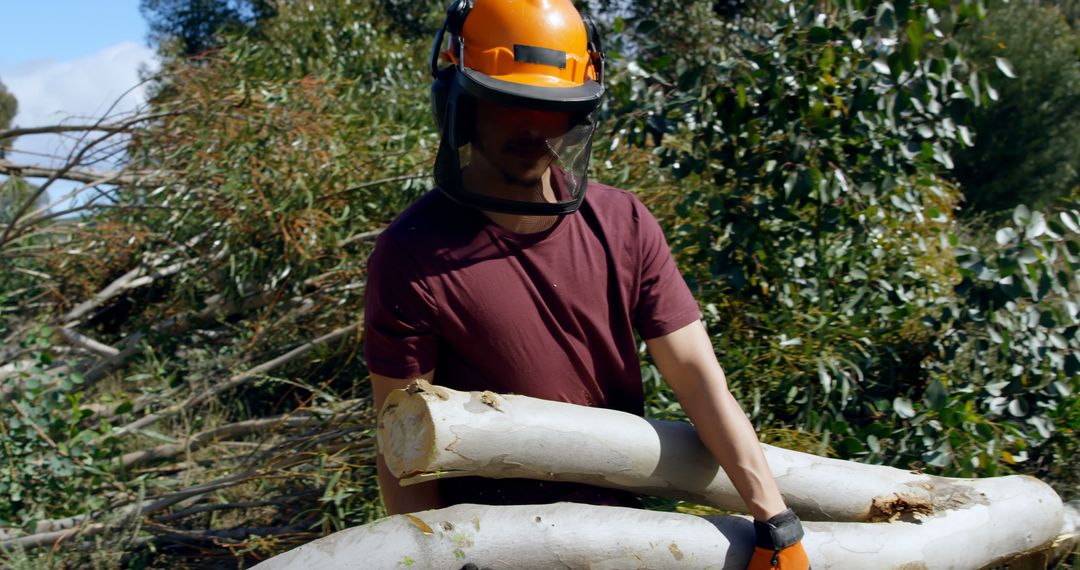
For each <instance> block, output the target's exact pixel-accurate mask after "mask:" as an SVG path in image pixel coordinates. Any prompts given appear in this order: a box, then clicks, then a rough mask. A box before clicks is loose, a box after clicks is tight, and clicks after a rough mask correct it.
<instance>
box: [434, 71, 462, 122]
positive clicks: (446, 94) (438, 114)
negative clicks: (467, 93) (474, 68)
mask: <svg viewBox="0 0 1080 570" xmlns="http://www.w3.org/2000/svg"><path fill="white" fill-rule="evenodd" d="M456 74H457V69H456V68H455V67H454V66H452V65H451V66H448V67H444V68H442V69H439V70H436V71H435V79H434V80H432V82H431V112H432V114H434V115H435V124H436V125H437V126H438V127H439V130H440V131H442V130H443V129H445V128H446V104H447V101H448V99H449V98H450V87H451V85H453V83H454V75H456Z"/></svg>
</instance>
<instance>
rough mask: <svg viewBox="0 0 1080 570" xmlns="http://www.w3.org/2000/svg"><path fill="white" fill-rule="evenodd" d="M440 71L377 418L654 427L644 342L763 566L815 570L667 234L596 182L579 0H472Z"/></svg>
mask: <svg viewBox="0 0 1080 570" xmlns="http://www.w3.org/2000/svg"><path fill="white" fill-rule="evenodd" d="M447 35H448V36H449V50H448V51H446V52H443V51H442V49H443V40H444V36H447ZM440 59H442V60H444V61H447V65H445V66H443V67H439V63H440ZM431 68H432V74H433V76H434V82H433V85H432V89H431V90H432V106H433V108H434V112H435V116H436V120H437V122H438V125H439V129H440V132H441V135H442V140H441V144H440V146H439V150H438V155H437V158H436V163H435V178H436V182H437V184H438V190H433V191H431V192H429V193H427V194H426V195H424V196H423V197H421V198H420V199H419V200H417V201H416V203H414V204H413V205H412V206H410V207H409V208H408V209H407V210H406V211H405V212H403V213H402V214H401V215H400V216H399V217H398V218H397V219H396V220H395V221H394V222H393V223H392V224H391V225H390V227H388V228H387V230H386V231H385V232H384V233H383V234H382V235H381V236H380V238H379V242H378V245H377V246H376V249H375V251H374V252H373V253H372V255H371V258H370V260H369V262H368V271H369V275H368V285H367V300H366V309H365V335H364V339H365V347H364V348H365V357H366V359H367V363H368V367H369V369H370V371H371V379H372V386H373V391H374V396H375V404H376V406H377V407H380V408H381V406H382V403H383V400H384V399H385V398H386V395H387V393H388V392H389V391H390V390H393V389H395V388H401V387H404V386H405V385H406V383H407V382H408V381H410V380H412V379H415V378H423V379H426V380H428V381H430V382H432V383H435V384H441V385H445V386H448V387H451V388H455V389H458V390H491V391H494V392H501V393H514V394H522V395H526V396H532V397H537V398H546V399H549V400H560V401H564V402H571V403H575V404H582V405H587V406H602V407H607V408H614V409H618V410H622V411H625V412H630V413H634V414H637V415H642V414H643V413H644V396H643V387H642V382H641V372H640V368H639V365H638V355H637V342H636V341H635V336H634V335H635V332H636V333H637V334H639V335H640V336H641V338H643V339H645V344H646V346H647V347H648V350H649V353H650V354H651V355H652V357H653V359H654V361H655V362H656V365H657V367H658V368H659V370H660V372H661V373H662V374H663V376H664V377H665V378H666V379H667V381H668V382H669V383H670V384H671V386H672V388H673V389H674V391H675V393H676V395H677V396H678V398H679V401H680V402H681V403H682V406H683V408H684V409H685V410H686V412H687V414H688V415H689V417H690V419H691V420H692V421H693V422H694V425H695V426H696V428H697V431H698V434H699V435H700V437H701V440H702V442H704V444H705V445H706V447H707V448H708V449H709V450H710V451H711V452H712V453H713V454H714V455H715V456H716V458H717V460H718V462H719V463H720V465H721V466H722V467H723V468H724V470H725V471H726V472H727V474H728V476H729V477H730V478H731V480H732V481H733V482H734V484H735V487H736V489H738V491H739V494H740V495H741V496H742V498H743V500H744V501H745V502H746V504H747V506H748V507H749V510H750V512H751V514H752V515H753V516H754V518H755V519H756V521H757V522H755V529H756V530H757V531H758V532H757V535H758V545H757V546H758V548H756V549H755V553H754V557H753V560H752V562H751V564H750V568H754V569H758V568H782V569H784V570H789V569H795V568H799V569H804V568H806V567H807V559H806V554H805V552H804V551H803V548H802V545H801V544H800V543H799V540H800V538H801V537H802V526H801V524H800V523H799V519H798V518H797V517H796V516H795V514H794V513H793V512H792V511H790V510H788V509H786V508H785V505H784V502H783V499H782V498H781V496H780V492H779V490H778V489H777V486H776V483H775V481H774V480H773V477H772V474H771V472H770V471H769V467H768V465H767V464H766V462H765V457H764V455H763V453H762V450H761V446H760V445H759V443H758V440H757V437H756V435H755V433H754V429H753V426H752V425H751V424H750V422H749V420H747V418H746V415H745V414H744V413H743V411H742V409H740V407H739V404H738V403H737V402H736V401H735V398H734V397H733V396H732V395H731V393H730V392H729V391H728V387H727V383H726V379H725V377H724V372H723V370H722V369H721V367H720V365H719V363H718V362H717V359H716V356H715V354H714V353H713V349H712V343H711V341H710V339H709V336H708V335H707V333H706V332H705V328H704V326H703V324H702V322H701V320H700V312H699V310H698V306H697V302H696V300H695V299H694V297H693V296H692V295H691V293H690V290H689V288H688V287H687V285H686V283H685V281H684V280H683V279H682V276H681V275H680V274H679V272H678V269H677V268H676V266H675V263H674V261H673V259H672V257H671V253H670V250H669V249H668V247H667V243H666V241H665V239H664V236H663V234H662V232H661V230H660V227H659V225H658V224H657V222H656V220H655V219H654V218H653V217H652V215H651V214H650V213H649V212H648V211H647V210H646V209H645V207H644V206H643V205H642V204H641V202H639V201H638V200H637V199H636V198H635V197H634V195H633V194H631V193H629V192H626V191H624V190H619V189H616V188H611V187H609V186H604V185H602V184H598V183H596V182H591V181H588V180H586V176H585V174H586V171H587V169H588V163H589V151H590V148H591V144H592V136H593V132H594V130H595V128H596V124H595V121H594V119H595V111H596V109H597V107H598V105H599V103H600V99H601V97H602V96H603V94H604V86H603V78H604V57H603V54H602V53H601V51H600V46H599V37H598V35H597V33H596V31H595V28H594V27H593V26H592V25H591V22H587V21H584V20H583V19H582V17H581V15H580V14H579V13H578V12H577V10H576V9H575V8H574V6H573V4H571V0H456V1H454V2H453V3H452V4H451V6H450V8H449V10H448V13H447V16H446V21H445V23H444V24H443V27H442V29H441V30H440V31H439V33H438V36H437V37H436V39H435V45H434V46H433V49H432V56H431ZM379 481H380V487H381V489H382V493H383V500H384V501H385V503H386V508H387V510H388V511H389V512H390V513H404V512H415V511H419V510H425V509H431V508H439V507H442V506H446V505H449V504H456V503H464V502H470V503H483V504H535V503H551V502H557V501H576V502H586V503H593V504H606V505H622V506H640V503H639V502H637V499H636V498H634V497H633V496H631V495H629V494H628V493H624V492H619V491H613V490H609V489H601V488H597V487H591V486H587V485H580V484H573V483H562V482H558V483H553V482H540V481H531V480H507V479H502V480H489V479H478V478H465V477H463V478H449V479H444V480H440V481H436V482H432V483H424V484H419V485H415V486H413V487H409V488H402V487H401V486H400V485H399V484H398V482H397V481H396V480H395V479H394V477H393V476H392V475H391V474H390V473H389V471H388V470H387V469H386V466H385V464H384V463H383V461H382V458H381V457H380V458H379Z"/></svg>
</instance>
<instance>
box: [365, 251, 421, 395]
mask: <svg viewBox="0 0 1080 570" xmlns="http://www.w3.org/2000/svg"><path fill="white" fill-rule="evenodd" d="M436 307H437V305H436V303H435V302H434V298H433V297H432V294H431V291H430V289H429V288H428V287H427V284H426V283H425V281H424V279H423V276H422V273H421V272H420V271H418V267H417V264H416V263H415V261H414V260H413V258H412V256H410V255H409V254H408V251H406V250H405V248H403V247H401V246H399V245H396V244H395V242H394V241H393V239H392V238H391V236H389V235H388V234H384V235H383V236H381V237H380V238H379V241H378V243H377V244H376V246H375V250H374V251H373V252H372V253H371V256H370V257H369V258H368V278H367V288H366V291H365V299H364V358H365V360H366V361H367V366H368V370H370V371H371V372H373V373H375V374H380V375H382V376H388V377H391V378H410V377H414V376H419V375H420V374H423V373H425V372H428V371H430V370H431V369H433V368H434V367H435V359H436V355H437V353H438V337H437V336H436V334H435V323H436V320H435V317H436V315H437V311H436Z"/></svg>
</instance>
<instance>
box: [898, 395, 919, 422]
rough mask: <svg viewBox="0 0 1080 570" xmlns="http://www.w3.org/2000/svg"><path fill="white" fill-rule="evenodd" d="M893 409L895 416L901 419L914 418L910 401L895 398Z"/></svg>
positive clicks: (913, 409)
mask: <svg viewBox="0 0 1080 570" xmlns="http://www.w3.org/2000/svg"><path fill="white" fill-rule="evenodd" d="M893 409H894V410H896V415H898V416H900V417H902V418H905V419H906V418H913V417H915V408H913V407H912V405H911V400H908V399H907V398H901V397H899V396H898V397H897V398H895V399H894V400H893Z"/></svg>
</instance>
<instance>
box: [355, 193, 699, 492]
mask: <svg viewBox="0 0 1080 570" xmlns="http://www.w3.org/2000/svg"><path fill="white" fill-rule="evenodd" d="M366 294H367V299H366V302H365V313H364V315H365V334H364V354H365V357H366V359H367V363H368V368H369V369H370V370H371V371H372V372H374V373H376V374H380V375H383V376H389V377H392V378H408V377H412V376H417V375H419V374H423V373H425V372H427V371H429V370H431V369H435V383H436V384H440V385H443V386H448V387H450V388H454V389H458V390H491V391H493V392H499V393H513V394H523V395H527V396H533V397H537V398H543V399H547V400H557V401H563V402H571V403H575V404H583V405H589V406H600V407H605V408H613V409H617V410H622V411H626V412H630V413H633V414H637V415H641V414H642V413H643V402H644V396H643V391H642V385H641V372H640V368H639V365H638V352H637V343H636V341H635V337H634V331H635V330H636V331H637V332H638V333H639V334H640V335H641V337H642V338H646V339H648V338H655V337H658V336H663V335H665V334H667V333H670V332H672V331H675V330H677V329H679V328H681V327H683V326H685V325H687V324H690V323H692V322H694V321H696V320H697V319H699V318H700V312H699V309H698V306H697V302H696V300H695V299H694V297H693V295H692V294H691V293H690V290H689V288H688V287H687V286H686V282H685V281H684V280H683V278H682V276H681V275H680V274H679V271H678V269H677V267H676V266H675V263H674V261H673V260H672V258H671V252H670V250H669V249H668V246H667V242H666V240H665V239H664V235H663V232H662V231H661V229H660V226H659V224H657V222H656V220H655V219H654V218H653V217H652V215H651V214H650V213H649V212H648V210H647V209H646V208H645V206H644V205H643V204H642V203H641V202H640V201H639V200H638V199H637V198H636V197H635V196H634V195H633V194H631V193H629V192H627V191H625V190H619V189H616V188H612V187H609V186H604V185H602V184H597V183H593V182H590V183H589V189H588V192H587V193H586V195H585V200H584V203H583V204H582V206H581V208H580V209H579V210H578V211H576V212H574V213H573V214H569V215H566V216H562V217H561V218H560V219H559V220H558V221H557V222H556V223H555V225H554V226H552V227H551V228H549V229H548V230H546V231H543V232H540V233H536V234H526V235H522V234H514V233H511V232H508V231H506V230H504V229H503V228H501V227H500V226H498V225H496V224H495V223H493V222H491V221H490V220H489V219H488V218H487V217H486V216H484V214H483V213H481V212H479V211H477V210H474V209H471V208H467V207H464V206H461V205H458V204H456V203H455V202H453V201H452V200H450V199H449V198H447V197H446V196H444V195H443V194H442V193H440V192H438V191H431V192H429V193H427V194H425V195H424V196H423V197H421V198H420V199H419V200H417V202H416V203H414V204H413V205H412V206H411V207H409V208H408V209H407V210H406V211H405V212H403V213H402V214H401V215H400V216H399V217H398V218H397V219H396V220H395V221H394V222H393V223H392V224H391V225H390V226H389V227H388V228H387V229H386V231H385V232H383V234H382V235H381V236H380V237H379V241H378V244H377V245H376V248H375V251H374V252H373V253H372V255H371V258H370V259H369V261H368V284H367V293H366ZM446 481H447V482H448V481H451V480H449V479H448V480H446ZM476 502H479V501H476ZM532 502H539V501H532Z"/></svg>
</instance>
